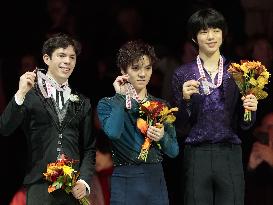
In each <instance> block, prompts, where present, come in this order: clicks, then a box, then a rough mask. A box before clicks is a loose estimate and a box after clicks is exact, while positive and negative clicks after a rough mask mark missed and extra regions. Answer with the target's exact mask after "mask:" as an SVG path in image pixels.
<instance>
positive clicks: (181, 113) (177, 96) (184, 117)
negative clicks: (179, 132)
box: [172, 72, 193, 127]
mask: <svg viewBox="0 0 273 205" xmlns="http://www.w3.org/2000/svg"><path fill="white" fill-rule="evenodd" d="M184 82H185V78H184V76H183V75H178V73H177V72H174V74H173V77H172V92H173V97H174V106H176V107H178V112H177V113H176V121H175V124H176V126H177V127H181V126H186V124H187V123H188V122H189V120H190V118H191V117H192V115H193V100H192V98H191V99H190V100H187V101H186V100H183V98H182V86H183V84H184Z"/></svg>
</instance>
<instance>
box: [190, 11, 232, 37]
mask: <svg viewBox="0 0 273 205" xmlns="http://www.w3.org/2000/svg"><path fill="white" fill-rule="evenodd" d="M208 28H220V29H221V30H222V32H223V37H225V36H226V34H227V24H226V20H225V18H224V16H223V15H222V14H221V13H220V12H218V11H216V10H215V9H212V8H206V9H201V10H198V11H197V12H195V13H193V14H192V15H191V17H190V18H189V20H188V23H187V30H188V35H189V38H190V39H194V40H196V37H197V34H198V32H199V31H200V30H202V29H208Z"/></svg>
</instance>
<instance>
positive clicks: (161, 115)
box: [137, 101, 178, 161]
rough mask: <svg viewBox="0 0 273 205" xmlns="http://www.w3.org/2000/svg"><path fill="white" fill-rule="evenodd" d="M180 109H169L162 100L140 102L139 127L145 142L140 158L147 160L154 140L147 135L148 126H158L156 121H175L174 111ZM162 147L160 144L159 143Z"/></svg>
mask: <svg viewBox="0 0 273 205" xmlns="http://www.w3.org/2000/svg"><path fill="white" fill-rule="evenodd" d="M176 111H178V108H177V107H175V108H171V109H169V108H168V106H167V105H165V104H164V103H163V102H160V101H146V102H145V103H143V104H140V111H139V113H140V118H138V119H137V127H138V129H139V130H140V132H141V133H142V134H143V135H144V137H145V138H144V143H143V144H142V146H141V151H140V154H139V156H138V159H141V160H144V161H146V159H147V157H148V153H149V149H150V146H151V144H152V142H153V141H152V140H151V139H150V138H148V137H147V136H146V134H147V130H148V127H149V126H150V125H153V126H156V125H157V124H156V123H161V124H162V126H163V123H169V124H170V123H173V122H174V121H175V116H174V115H173V112H176ZM158 146H159V147H160V145H159V144H158Z"/></svg>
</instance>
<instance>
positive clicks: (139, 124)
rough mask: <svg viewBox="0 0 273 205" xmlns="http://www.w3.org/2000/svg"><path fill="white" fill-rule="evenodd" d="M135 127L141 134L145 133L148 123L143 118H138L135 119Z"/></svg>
mask: <svg viewBox="0 0 273 205" xmlns="http://www.w3.org/2000/svg"><path fill="white" fill-rule="evenodd" d="M137 127H138V129H139V130H140V132H141V133H142V134H146V132H147V130H148V124H147V122H146V121H145V120H143V119H142V118H138V119H137Z"/></svg>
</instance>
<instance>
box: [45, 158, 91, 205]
mask: <svg viewBox="0 0 273 205" xmlns="http://www.w3.org/2000/svg"><path fill="white" fill-rule="evenodd" d="M76 162H78V160H73V159H69V158H68V157H66V156H65V155H64V154H62V155H61V157H60V159H58V160H57V161H56V162H53V163H49V164H48V165H47V171H46V173H43V175H44V176H45V179H46V180H47V181H50V182H52V184H51V185H49V187H48V193H51V192H53V191H55V190H57V189H63V190H64V191H65V192H66V193H68V194H69V193H70V192H72V188H73V187H74V186H75V184H76V182H77V180H78V177H79V175H80V173H79V172H77V171H75V170H74V169H73V167H72V165H73V164H75V163H76ZM79 201H80V204H83V205H90V203H89V200H88V199H87V197H83V198H81V199H80V200H79Z"/></svg>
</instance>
